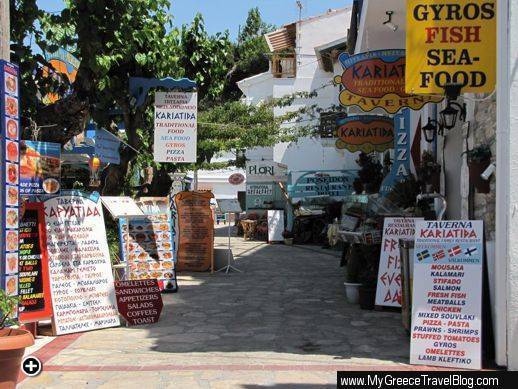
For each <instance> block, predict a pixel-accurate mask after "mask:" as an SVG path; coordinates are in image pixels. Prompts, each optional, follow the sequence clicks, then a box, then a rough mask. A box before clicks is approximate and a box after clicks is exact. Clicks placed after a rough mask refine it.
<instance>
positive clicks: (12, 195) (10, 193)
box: [5, 185, 18, 206]
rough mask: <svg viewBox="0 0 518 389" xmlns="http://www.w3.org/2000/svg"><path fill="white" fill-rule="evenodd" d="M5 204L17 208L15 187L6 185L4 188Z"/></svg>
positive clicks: (16, 189) (16, 190)
mask: <svg viewBox="0 0 518 389" xmlns="http://www.w3.org/2000/svg"><path fill="white" fill-rule="evenodd" d="M5 192H6V204H7V205H10V206H18V188H17V187H16V186H10V185H7V186H6V187H5Z"/></svg>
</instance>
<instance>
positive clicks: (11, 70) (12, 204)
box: [0, 61, 20, 296]
mask: <svg viewBox="0 0 518 389" xmlns="http://www.w3.org/2000/svg"><path fill="white" fill-rule="evenodd" d="M18 76H19V72H18V67H17V66H16V65H13V64H10V63H8V62H6V61H0V116H1V118H0V122H1V123H0V147H1V148H2V152H1V153H0V156H1V157H0V190H2V191H3V193H2V196H0V258H1V259H0V288H2V289H4V290H5V291H6V293H7V294H8V295H11V296H16V295H17V294H18V222H19V181H20V180H19V171H20V165H19V162H20V131H19V123H20V120H19V119H20V105H19V77H18Z"/></svg>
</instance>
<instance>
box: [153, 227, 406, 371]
mask: <svg viewBox="0 0 518 389" xmlns="http://www.w3.org/2000/svg"><path fill="white" fill-rule="evenodd" d="M219 230H220V231H221V230H223V232H226V231H225V230H226V229H224V228H220V229H219ZM232 241H233V242H232V245H233V252H234V255H235V257H236V259H237V262H236V264H237V267H238V268H239V269H241V270H243V273H231V274H230V275H224V274H216V275H210V274H206V273H201V274H200V273H194V274H193V273H190V274H180V280H179V286H180V291H179V293H177V294H173V295H164V310H163V312H162V317H161V319H160V322H159V323H157V324H155V325H153V326H150V327H146V330H147V332H148V337H149V338H152V339H155V343H154V345H153V347H152V350H154V351H158V352H163V353H212V352H213V353H221V352H242V353H248V355H247V356H250V355H251V353H258V355H261V356H266V354H265V353H268V358H269V359H271V360H272V361H275V363H277V362H279V361H281V360H282V362H283V363H296V362H297V361H299V362H300V358H299V359H297V358H291V357H290V355H289V354H295V355H299V356H301V355H305V356H316V357H315V358H313V359H311V360H314V361H315V362H316V361H320V360H322V362H324V361H325V362H326V363H329V361H335V362H336V363H337V364H343V361H344V360H349V359H354V358H372V359H377V360H384V361H392V362H398V363H408V355H409V340H408V336H407V335H406V333H405V331H404V329H403V327H402V325H401V316H400V314H397V313H393V312H384V311H362V310H360V309H359V307H358V306H354V305H350V304H348V303H347V302H346V301H345V295H344V289H343V282H344V275H343V271H342V269H341V268H340V267H339V263H340V259H339V258H337V257H333V256H329V255H319V254H318V253H316V252H314V251H309V250H303V249H300V248H297V247H290V246H284V245H267V244H261V243H260V242H245V241H243V240H242V239H241V238H233V239H232ZM217 243H218V244H219V245H223V244H225V241H224V240H221V238H220V239H219V240H218V241H217ZM218 244H217V245H218ZM272 353H273V354H285V355H282V356H278V357H279V358H277V357H276V356H275V355H272ZM323 356H325V358H321V357H323ZM236 358H237V359H236V361H235V362H236V363H240V360H239V358H238V357H236ZM272 358H273V359H272ZM272 363H273V362H272ZM364 363H365V362H364Z"/></svg>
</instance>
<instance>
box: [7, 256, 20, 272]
mask: <svg viewBox="0 0 518 389" xmlns="http://www.w3.org/2000/svg"><path fill="white" fill-rule="evenodd" d="M5 260H6V264H7V266H6V273H7V274H11V273H17V272H18V254H7V256H6V259H5Z"/></svg>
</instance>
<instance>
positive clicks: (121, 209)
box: [101, 196, 144, 218]
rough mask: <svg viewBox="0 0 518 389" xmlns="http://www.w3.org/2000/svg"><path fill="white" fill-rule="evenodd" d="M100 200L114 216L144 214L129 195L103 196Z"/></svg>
mask: <svg viewBox="0 0 518 389" xmlns="http://www.w3.org/2000/svg"><path fill="white" fill-rule="evenodd" d="M101 201H102V203H103V204H104V206H105V207H106V209H107V210H108V212H110V213H111V215H112V216H113V217H114V218H121V217H125V216H144V212H142V210H141V209H140V208H139V206H138V205H137V203H136V202H135V200H133V199H132V198H131V197H127V196H103V197H101Z"/></svg>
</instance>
